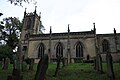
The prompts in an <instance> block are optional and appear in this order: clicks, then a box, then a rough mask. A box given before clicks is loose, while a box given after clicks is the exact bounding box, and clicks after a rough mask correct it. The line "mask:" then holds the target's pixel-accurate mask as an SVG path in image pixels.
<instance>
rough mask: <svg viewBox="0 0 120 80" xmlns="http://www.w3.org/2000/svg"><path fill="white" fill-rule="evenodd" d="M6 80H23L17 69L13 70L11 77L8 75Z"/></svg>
mask: <svg viewBox="0 0 120 80" xmlns="http://www.w3.org/2000/svg"><path fill="white" fill-rule="evenodd" d="M7 80H23V77H22V76H21V75H20V70H19V69H13V72H12V75H8V77H7Z"/></svg>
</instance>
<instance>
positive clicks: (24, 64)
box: [22, 61, 27, 72]
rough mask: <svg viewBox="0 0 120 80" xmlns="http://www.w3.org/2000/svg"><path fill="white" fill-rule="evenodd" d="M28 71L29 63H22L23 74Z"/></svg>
mask: <svg viewBox="0 0 120 80" xmlns="http://www.w3.org/2000/svg"><path fill="white" fill-rule="evenodd" d="M26 70H27V63H26V62H25V61H22V72H24V71H26Z"/></svg>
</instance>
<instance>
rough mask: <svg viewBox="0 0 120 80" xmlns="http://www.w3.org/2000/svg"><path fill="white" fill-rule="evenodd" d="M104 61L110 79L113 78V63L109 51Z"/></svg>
mask: <svg viewBox="0 0 120 80" xmlns="http://www.w3.org/2000/svg"><path fill="white" fill-rule="evenodd" d="M106 62H107V74H108V78H109V79H110V80H115V75H114V71H113V63H112V56H111V54H110V53H107V54H106Z"/></svg>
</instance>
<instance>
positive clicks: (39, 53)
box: [38, 43, 45, 58]
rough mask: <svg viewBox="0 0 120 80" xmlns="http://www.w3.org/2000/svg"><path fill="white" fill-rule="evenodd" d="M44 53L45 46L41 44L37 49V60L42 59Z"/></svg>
mask: <svg viewBox="0 0 120 80" xmlns="http://www.w3.org/2000/svg"><path fill="white" fill-rule="evenodd" d="M44 52H45V46H44V44H43V43H40V45H39V48H38V58H41V57H43V55H44Z"/></svg>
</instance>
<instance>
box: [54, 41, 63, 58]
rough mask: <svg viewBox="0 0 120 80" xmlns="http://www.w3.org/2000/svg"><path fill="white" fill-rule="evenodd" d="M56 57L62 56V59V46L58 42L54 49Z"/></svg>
mask: <svg viewBox="0 0 120 80" xmlns="http://www.w3.org/2000/svg"><path fill="white" fill-rule="evenodd" d="M57 56H62V57H63V45H62V43H61V42H59V43H58V44H57V47H56V57H57Z"/></svg>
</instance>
